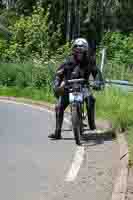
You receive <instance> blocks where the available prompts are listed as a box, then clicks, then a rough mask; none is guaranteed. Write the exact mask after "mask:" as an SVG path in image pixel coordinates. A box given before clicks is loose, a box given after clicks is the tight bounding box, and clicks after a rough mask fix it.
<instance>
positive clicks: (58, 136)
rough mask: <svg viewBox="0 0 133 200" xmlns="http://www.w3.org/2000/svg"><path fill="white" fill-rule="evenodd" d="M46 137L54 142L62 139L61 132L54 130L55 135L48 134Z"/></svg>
mask: <svg viewBox="0 0 133 200" xmlns="http://www.w3.org/2000/svg"><path fill="white" fill-rule="evenodd" d="M48 137H49V138H51V139H55V140H60V139H62V137H61V130H55V133H52V134H50V135H49V136H48Z"/></svg>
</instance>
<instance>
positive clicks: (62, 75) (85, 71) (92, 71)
mask: <svg viewBox="0 0 133 200" xmlns="http://www.w3.org/2000/svg"><path fill="white" fill-rule="evenodd" d="M73 73H74V78H84V79H85V80H88V79H89V77H90V75H92V76H93V78H94V80H95V79H96V77H97V75H98V80H99V81H103V77H102V73H101V71H100V69H99V68H98V67H97V66H96V62H95V60H93V61H92V60H89V61H88V60H87V61H84V62H83V63H80V64H78V63H76V61H75V60H74V58H73V56H71V57H69V58H68V59H67V60H66V61H65V62H64V63H63V64H62V65H60V66H59V68H58V69H57V71H56V75H55V79H54V91H55V93H56V91H57V90H58V87H59V86H60V84H61V82H62V81H63V80H64V81H65V80H70V79H72V78H73Z"/></svg>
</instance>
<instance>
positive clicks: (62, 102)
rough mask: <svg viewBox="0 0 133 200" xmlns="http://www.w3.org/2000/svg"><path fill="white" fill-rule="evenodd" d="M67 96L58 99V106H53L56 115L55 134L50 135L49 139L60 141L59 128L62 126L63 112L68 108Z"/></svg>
mask: <svg viewBox="0 0 133 200" xmlns="http://www.w3.org/2000/svg"><path fill="white" fill-rule="evenodd" d="M68 104H69V101H68V96H67V95H64V96H61V97H60V98H59V101H58V104H57V105H56V106H55V115H56V128H55V133H54V134H52V135H50V136H49V137H51V138H56V139H60V138H61V128H62V124H63V117H64V110H65V109H66V107H67V106H68Z"/></svg>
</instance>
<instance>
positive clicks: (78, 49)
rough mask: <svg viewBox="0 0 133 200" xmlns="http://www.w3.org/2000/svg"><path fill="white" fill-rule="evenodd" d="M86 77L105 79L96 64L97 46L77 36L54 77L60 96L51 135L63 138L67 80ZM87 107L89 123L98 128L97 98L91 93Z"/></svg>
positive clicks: (55, 90)
mask: <svg viewBox="0 0 133 200" xmlns="http://www.w3.org/2000/svg"><path fill="white" fill-rule="evenodd" d="M73 75H74V78H84V79H85V80H88V79H89V77H90V75H92V76H93V78H94V80H95V79H96V77H97V75H98V77H99V81H103V77H102V74H101V71H100V70H99V68H98V67H97V66H96V48H91V47H90V46H89V44H88V42H87V40H86V39H84V38H77V39H76V40H75V41H74V42H73V45H72V55H71V56H70V57H69V58H68V59H66V61H65V62H64V63H63V64H61V66H60V67H59V68H58V69H57V72H56V75H55V79H54V92H55V95H56V97H57V98H58V103H57V105H56V107H55V113H56V128H55V132H54V133H53V134H50V135H49V137H50V138H53V139H61V128H62V123H63V117H64V110H65V109H66V107H67V106H68V105H69V94H68V91H67V90H65V80H70V79H72V78H73ZM101 86H102V84H101V82H100V83H99V84H97V85H95V88H94V89H96V90H100V89H101ZM85 102H86V108H87V115H88V124H89V127H90V129H91V130H94V129H96V124H95V98H94V96H93V95H92V94H90V95H89V96H88V97H87V98H86V99H85Z"/></svg>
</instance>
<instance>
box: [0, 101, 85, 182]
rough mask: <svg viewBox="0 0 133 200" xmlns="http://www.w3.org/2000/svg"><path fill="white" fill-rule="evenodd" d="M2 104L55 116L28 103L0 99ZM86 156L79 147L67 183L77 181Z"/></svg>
mask: <svg viewBox="0 0 133 200" xmlns="http://www.w3.org/2000/svg"><path fill="white" fill-rule="evenodd" d="M0 102H6V103H12V104H17V105H24V106H27V107H30V108H33V109H38V110H40V111H45V112H48V113H50V114H54V112H53V111H51V110H48V109H47V108H41V106H35V105H30V104H26V103H22V102H15V101H12V100H3V99H0ZM64 121H65V122H66V123H68V124H70V121H69V120H68V119H66V118H65V119H64ZM84 154H85V148H84V147H83V146H77V147H76V152H75V156H74V159H73V162H72V165H71V168H70V170H69V171H68V173H67V176H66V178H65V181H67V182H72V181H74V180H75V179H76V177H77V175H78V172H79V170H80V167H81V165H82V162H83V160H84Z"/></svg>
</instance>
